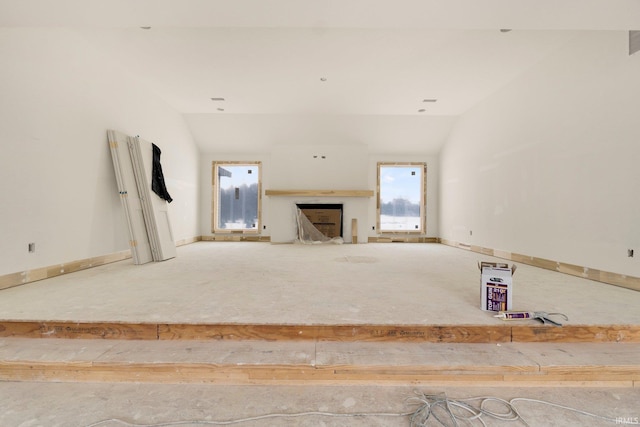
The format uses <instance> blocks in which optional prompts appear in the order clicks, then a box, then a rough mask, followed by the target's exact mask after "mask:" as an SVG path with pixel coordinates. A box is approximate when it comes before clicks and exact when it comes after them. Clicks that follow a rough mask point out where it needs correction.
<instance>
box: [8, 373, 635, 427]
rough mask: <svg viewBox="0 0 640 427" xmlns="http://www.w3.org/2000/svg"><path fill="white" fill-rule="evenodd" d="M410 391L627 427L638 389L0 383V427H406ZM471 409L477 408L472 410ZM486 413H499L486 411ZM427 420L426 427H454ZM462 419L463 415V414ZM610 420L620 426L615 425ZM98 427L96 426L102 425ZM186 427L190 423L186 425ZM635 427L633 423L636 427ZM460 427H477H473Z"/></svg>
mask: <svg viewBox="0 0 640 427" xmlns="http://www.w3.org/2000/svg"><path fill="white" fill-rule="evenodd" d="M416 391H418V392H420V393H426V394H437V393H446V396H447V397H449V398H467V397H476V396H494V397H499V398H502V399H505V400H510V399H514V398H528V399H540V400H545V401H549V402H552V403H555V404H558V405H564V406H568V407H572V408H576V409H581V410H583V411H588V412H590V413H592V414H595V415H600V416H605V417H608V418H609V419H610V420H611V421H609V422H607V421H605V420H603V419H598V418H593V417H590V416H585V415H579V414H577V413H574V412H571V411H569V410H567V409H562V408H559V407H552V406H547V405H543V404H540V403H536V402H530V401H519V402H517V403H515V407H516V408H517V410H518V411H519V413H520V415H521V416H522V418H523V419H524V420H525V421H527V423H528V425H530V426H547V427H553V426H558V427H560V426H562V427H564V426H577V425H579V426H584V427H596V426H603V425H616V424H618V425H622V424H624V423H623V422H622V421H623V420H626V421H627V422H629V420H630V421H631V422H629V423H631V424H633V421H634V420H637V419H638V417H640V410H639V409H638V405H637V403H638V401H639V400H640V389H606V390H595V389H571V388H563V389H549V388H534V389H530V388H500V389H483V388H477V389H471V390H470V389H462V388H437V387H421V386H418V387H412V386H408V387H337V386H336V387H305V386H297V387H295V386H294V387H291V386H283V387H265V386H206V385H162V384H64V383H45V384H37V383H10V382H5V383H0V408H2V409H3V410H2V411H0V425H3V426H47V427H62V426H64V427H87V426H93V427H97V426H101V427H122V426H133V425H136V426H137V425H145V426H151V425H154V426H160V425H163V426H168V425H181V426H196V425H214V424H213V422H214V421H226V420H236V419H240V418H249V417H259V416H263V415H267V414H292V413H302V412H321V413H334V414H355V413H360V414H362V413H385V414H387V415H379V416H375V415H363V416H357V417H332V416H328V415H318V414H316V415H307V416H300V417H279V418H270V419H262V420H256V421H251V422H246V423H241V424H235V425H241V426H245V427H258V426H260V427H265V426H314V427H315V426H324V427H339V426H340V427H346V426H349V427H356V426H368V427H371V426H385V427H396V426H397V427H401V426H402V427H408V426H409V425H410V424H409V418H408V417H407V416H397V414H402V413H407V412H412V411H414V410H415V409H416V407H415V406H412V405H410V402H409V401H407V398H410V397H413V396H415V395H416V394H415V393H416ZM472 403H474V404H476V405H477V404H478V403H479V402H478V401H475V402H472ZM488 409H491V410H494V411H503V412H504V411H505V408H504V407H502V406H498V405H496V404H492V405H489V406H488ZM439 415H440V416H441V417H442V418H441V419H443V421H444V422H445V424H439V423H437V422H435V420H434V419H433V418H432V419H431V420H430V421H428V423H427V424H426V425H427V426H441V425H445V426H453V425H455V424H454V423H453V422H450V420H447V419H446V418H445V417H443V413H440V414H439ZM463 415H469V414H468V413H467V414H463ZM482 419H483V420H484V421H485V422H486V425H487V426H514V425H516V426H517V425H525V424H523V423H522V422H513V421H500V420H496V419H489V418H488V417H486V416H485V417H483V418H482ZM615 420H619V422H617V423H616V421H615ZM101 421H102V422H101ZM188 421H192V422H188ZM637 423H638V422H637V421H635V424H637ZM460 425H481V424H480V422H479V421H477V420H476V421H475V422H474V423H471V424H467V423H464V422H462V421H461V424H460Z"/></svg>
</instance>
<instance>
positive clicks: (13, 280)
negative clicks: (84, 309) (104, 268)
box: [0, 236, 202, 290]
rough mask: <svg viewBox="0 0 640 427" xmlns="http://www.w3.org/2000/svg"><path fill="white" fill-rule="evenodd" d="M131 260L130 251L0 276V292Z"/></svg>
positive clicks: (184, 242) (184, 241)
mask: <svg viewBox="0 0 640 427" xmlns="http://www.w3.org/2000/svg"><path fill="white" fill-rule="evenodd" d="M200 240H202V236H196V237H191V238H187V239H182V240H178V241H176V246H184V245H188V244H191V243H195V242H198V241H200ZM129 258H131V251H130V250H129V249H127V250H126V251H120V252H115V253H112V254H107V255H101V256H96V257H92V258H85V259H81V260H77V261H71V262H66V263H63V264H56V265H50V266H47V267H40V268H34V269H32V270H26V271H19V272H17V273H10V274H6V275H2V276H0V290H2V289H7V288H13V287H14V286H20V285H25V284H27V283H31V282H36V281H38V280H43V279H50V278H52V277H56V276H61V275H63V274H68V273H73V272H75V271H80V270H86V269H87V268H92V267H98V266H100V265H105V264H111V263H112V262H117V261H123V260H125V259H129Z"/></svg>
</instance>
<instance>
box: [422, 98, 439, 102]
mask: <svg viewBox="0 0 640 427" xmlns="http://www.w3.org/2000/svg"><path fill="white" fill-rule="evenodd" d="M437 101H438V100H437V99H433V98H430V99H423V100H422V102H437Z"/></svg>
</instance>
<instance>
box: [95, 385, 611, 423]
mask: <svg viewBox="0 0 640 427" xmlns="http://www.w3.org/2000/svg"><path fill="white" fill-rule="evenodd" d="M407 402H408V403H409V404H412V405H417V406H418V408H417V409H415V410H414V411H412V412H405V413H386V412H354V413H339V412H317V411H310V412H295V413H271V414H265V415H258V416H254V417H247V418H237V419H232V420H226V421H209V420H183V421H170V422H164V423H155V424H141V423H132V422H128V421H125V420H123V419H120V418H110V419H105V420H101V421H98V422H95V423H93V424H89V425H87V426H86V427H98V426H104V425H106V424H107V423H115V425H119V426H126V427H173V426H181V425H213V426H224V425H233V424H242V423H247V422H251V421H262V420H269V419H278V418H280V419H285V418H300V417H334V418H366V417H372V418H383V417H407V418H409V426H410V427H432V426H441V427H459V426H460V423H464V424H465V425H470V426H472V425H481V426H483V427H487V426H488V424H487V421H488V420H489V419H494V420H498V421H504V422H519V423H521V424H523V425H525V426H527V427H530V425H529V424H528V423H527V421H526V420H525V419H524V418H523V417H522V415H520V413H519V412H518V410H517V409H516V407H515V405H514V404H515V403H517V402H530V403H536V404H540V405H545V406H551V407H554V408H558V409H563V410H565V411H568V412H572V413H574V414H576V415H582V416H586V417H592V418H596V419H599V420H603V421H608V422H610V423H614V424H619V420H617V419H615V418H609V417H604V416H601V415H597V414H592V413H590V412H586V411H582V410H580V409H576V408H572V407H570V406H565V405H559V404H557V403H553V402H547V401H544V400H538V399H529V398H526V397H516V398H513V399H511V400H505V399H501V398H499V397H493V396H479V397H470V398H465V399H451V398H449V397H448V396H447V395H446V394H445V393H438V394H424V393H422V392H419V391H416V396H413V397H410V398H408V399H407ZM472 402H476V403H475V405H474V404H472ZM490 404H494V405H495V404H497V405H498V406H500V407H501V409H502V410H501V411H497V410H495V409H494V410H489V409H487V407H488V406H489V405H490ZM112 425H114V424H112Z"/></svg>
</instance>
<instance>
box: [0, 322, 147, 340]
mask: <svg viewBox="0 0 640 427" xmlns="http://www.w3.org/2000/svg"><path fill="white" fill-rule="evenodd" d="M0 337H24V338H83V339H119V340H131V339H134V340H157V339H158V327H157V325H155V324H129V323H77V322H55V321H53V322H7V321H4V322H0Z"/></svg>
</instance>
